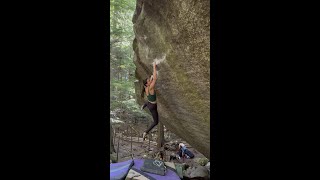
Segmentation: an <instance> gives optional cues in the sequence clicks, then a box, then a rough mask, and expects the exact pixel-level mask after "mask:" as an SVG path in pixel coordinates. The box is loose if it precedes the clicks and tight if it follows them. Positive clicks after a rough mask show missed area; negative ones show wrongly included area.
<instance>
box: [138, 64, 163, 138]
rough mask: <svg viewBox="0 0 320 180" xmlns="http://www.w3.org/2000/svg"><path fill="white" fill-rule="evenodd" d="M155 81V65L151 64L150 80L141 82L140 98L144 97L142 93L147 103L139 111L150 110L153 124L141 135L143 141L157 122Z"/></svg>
mask: <svg viewBox="0 0 320 180" xmlns="http://www.w3.org/2000/svg"><path fill="white" fill-rule="evenodd" d="M156 80H157V71H156V63H155V62H154V63H153V75H152V76H151V77H150V78H146V79H145V80H144V81H143V86H144V89H143V91H142V93H141V97H142V98H143V97H144V93H146V95H147V99H148V102H147V103H145V104H144V105H143V106H142V107H141V109H143V108H145V107H146V106H147V107H148V109H149V110H150V112H151V114H152V118H153V123H152V124H151V125H150V127H149V128H148V129H147V130H146V131H145V132H144V133H143V135H142V138H143V140H145V138H146V135H147V134H148V133H149V131H150V130H151V129H152V128H154V127H155V126H156V125H157V124H158V122H159V119H158V110H157V102H156V91H155V84H156Z"/></svg>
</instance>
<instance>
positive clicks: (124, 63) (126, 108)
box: [110, 0, 149, 120]
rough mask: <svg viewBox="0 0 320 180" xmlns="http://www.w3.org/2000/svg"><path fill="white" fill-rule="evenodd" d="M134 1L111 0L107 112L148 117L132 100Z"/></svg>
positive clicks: (133, 78) (125, 117)
mask: <svg viewBox="0 0 320 180" xmlns="http://www.w3.org/2000/svg"><path fill="white" fill-rule="evenodd" d="M135 6H136V1H135V0H110V111H111V112H113V113H115V115H116V116H117V117H119V118H120V119H122V120H123V119H132V118H136V117H148V116H149V114H147V113H146V111H141V110H140V107H139V106H138V104H137V103H136V101H135V96H136V95H135V89H134V81H135V77H134V72H135V68H136V67H135V65H134V63H133V49H132V42H133V39H134V33H133V24H132V17H133V14H134V10H135Z"/></svg>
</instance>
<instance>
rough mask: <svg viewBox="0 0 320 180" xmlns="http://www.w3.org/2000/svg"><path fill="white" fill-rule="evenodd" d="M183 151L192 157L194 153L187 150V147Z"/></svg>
mask: <svg viewBox="0 0 320 180" xmlns="http://www.w3.org/2000/svg"><path fill="white" fill-rule="evenodd" d="M184 153H186V154H187V155H188V156H189V157H190V158H193V157H194V154H193V153H192V152H191V151H189V150H188V149H186V150H185V151H184Z"/></svg>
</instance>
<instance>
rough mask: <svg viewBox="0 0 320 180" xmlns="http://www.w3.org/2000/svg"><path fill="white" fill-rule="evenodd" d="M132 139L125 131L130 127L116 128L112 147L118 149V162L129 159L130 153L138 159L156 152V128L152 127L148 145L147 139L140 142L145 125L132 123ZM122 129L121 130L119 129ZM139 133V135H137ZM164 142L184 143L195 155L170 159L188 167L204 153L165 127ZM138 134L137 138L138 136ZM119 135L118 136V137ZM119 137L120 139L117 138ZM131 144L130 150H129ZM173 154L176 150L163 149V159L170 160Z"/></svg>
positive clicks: (152, 156)
mask: <svg viewBox="0 0 320 180" xmlns="http://www.w3.org/2000/svg"><path fill="white" fill-rule="evenodd" d="M132 127H133V130H132V134H133V135H132V140H133V142H132V143H131V136H130V134H128V133H127V129H128V131H129V132H130V129H129V128H127V127H124V126H123V127H120V129H118V130H117V129H116V136H115V139H114V148H115V150H116V151H118V162H122V161H126V160H129V159H131V153H132V156H133V158H134V159H140V158H154V155H155V153H156V152H158V148H157V143H156V139H157V138H156V137H157V128H154V129H153V130H152V131H151V133H150V134H151V135H152V138H151V139H150V145H149V139H146V140H145V141H143V142H142V132H143V131H144V130H145V129H146V125H141V124H140V125H138V124H136V125H132ZM121 129H122V130H121ZM138 134H139V135H138ZM164 134H165V135H164V136H165V143H170V142H176V141H177V142H179V143H180V142H182V143H184V144H185V145H186V146H187V148H188V149H189V150H190V151H191V152H192V153H193V154H194V155H195V157H194V158H192V159H180V160H178V159H176V160H171V162H175V163H186V164H187V165H189V166H190V167H193V166H194V165H196V164H195V163H196V162H195V161H196V159H197V158H203V157H204V155H202V154H201V153H200V152H198V151H197V150H196V149H195V148H194V147H191V146H190V145H189V144H188V143H187V142H186V141H184V140H183V139H181V138H179V137H178V136H176V135H175V134H173V133H172V132H170V131H169V130H167V129H166V128H165V133H164ZM138 136H139V138H138ZM119 137H120V138H119ZM119 139H120V140H119ZM118 144H119V147H118ZM131 146H132V150H131ZM173 153H174V154H175V153H176V151H169V150H166V151H165V157H164V161H168V162H169V161H170V160H169V159H170V154H173Z"/></svg>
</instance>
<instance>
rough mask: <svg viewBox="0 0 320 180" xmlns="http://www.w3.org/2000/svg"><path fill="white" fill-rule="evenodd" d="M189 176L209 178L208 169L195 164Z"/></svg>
mask: <svg viewBox="0 0 320 180" xmlns="http://www.w3.org/2000/svg"><path fill="white" fill-rule="evenodd" d="M190 178H204V179H209V171H208V169H207V168H206V167H204V166H197V167H196V168H195V170H193V171H192V172H191V173H190Z"/></svg>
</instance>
